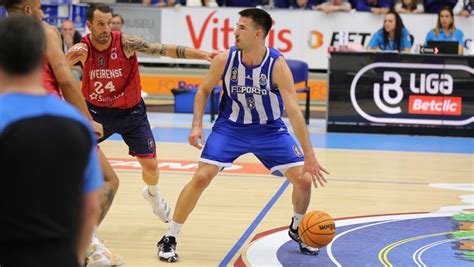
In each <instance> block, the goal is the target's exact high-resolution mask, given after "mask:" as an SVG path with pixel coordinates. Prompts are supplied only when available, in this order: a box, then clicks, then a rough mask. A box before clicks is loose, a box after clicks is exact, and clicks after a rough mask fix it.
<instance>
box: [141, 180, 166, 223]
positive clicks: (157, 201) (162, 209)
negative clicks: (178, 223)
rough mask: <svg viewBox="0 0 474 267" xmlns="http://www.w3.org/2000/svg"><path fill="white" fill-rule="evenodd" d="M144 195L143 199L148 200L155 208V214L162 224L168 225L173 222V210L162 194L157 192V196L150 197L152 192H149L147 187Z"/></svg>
mask: <svg viewBox="0 0 474 267" xmlns="http://www.w3.org/2000/svg"><path fill="white" fill-rule="evenodd" d="M142 193H143V197H144V198H145V199H146V200H148V202H149V203H150V205H151V207H152V208H153V213H155V215H156V216H158V218H160V220H161V221H162V222H165V223H167V222H169V221H171V217H170V214H171V208H170V206H168V203H166V201H165V199H164V198H163V196H161V194H160V192H157V194H156V196H152V195H150V192H148V187H146V186H145V187H144V188H143V192H142Z"/></svg>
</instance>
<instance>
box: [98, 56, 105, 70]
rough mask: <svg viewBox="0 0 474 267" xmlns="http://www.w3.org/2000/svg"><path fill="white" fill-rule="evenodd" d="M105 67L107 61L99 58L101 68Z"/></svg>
mask: <svg viewBox="0 0 474 267" xmlns="http://www.w3.org/2000/svg"><path fill="white" fill-rule="evenodd" d="M104 65H105V59H104V58H103V57H99V67H101V68H103V67H104Z"/></svg>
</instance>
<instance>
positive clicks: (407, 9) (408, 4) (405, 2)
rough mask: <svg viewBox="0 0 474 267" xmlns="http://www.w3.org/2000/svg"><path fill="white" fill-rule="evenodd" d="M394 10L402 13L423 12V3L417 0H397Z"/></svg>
mask: <svg viewBox="0 0 474 267" xmlns="http://www.w3.org/2000/svg"><path fill="white" fill-rule="evenodd" d="M395 11H396V12H397V13H399V14H402V13H423V12H425V8H424V7H423V4H422V3H420V2H418V1H417V0H399V1H398V2H397V3H396V4H395Z"/></svg>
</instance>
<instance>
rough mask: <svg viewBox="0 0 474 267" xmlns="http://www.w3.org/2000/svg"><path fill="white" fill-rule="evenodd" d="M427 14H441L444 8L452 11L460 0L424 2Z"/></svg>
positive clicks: (427, 0)
mask: <svg viewBox="0 0 474 267" xmlns="http://www.w3.org/2000/svg"><path fill="white" fill-rule="evenodd" d="M424 1H425V2H424V4H425V13H432V14H439V12H440V11H441V9H443V7H446V6H448V7H450V8H451V9H453V8H454V6H456V4H457V3H458V0H424Z"/></svg>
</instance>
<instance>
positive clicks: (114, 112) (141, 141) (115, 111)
mask: <svg viewBox="0 0 474 267" xmlns="http://www.w3.org/2000/svg"><path fill="white" fill-rule="evenodd" d="M87 106H88V107H89V111H90V113H91V115H92V118H93V119H94V120H95V121H96V122H98V123H101V124H102V126H103V127H104V137H102V138H101V139H99V142H102V141H104V140H105V139H107V138H109V137H110V136H111V135H112V134H114V133H118V134H120V135H121V136H122V138H123V140H124V141H125V143H126V144H127V145H128V149H129V152H128V153H129V154H130V155H132V156H137V157H140V158H154V157H155V156H156V146H155V138H154V137H153V133H152V131H151V128H150V123H149V122H148V117H147V115H146V106H145V103H144V102H143V99H142V100H141V101H140V102H139V103H138V104H137V105H136V106H134V107H133V108H129V109H120V108H105V107H97V106H94V105H92V104H90V103H87Z"/></svg>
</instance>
